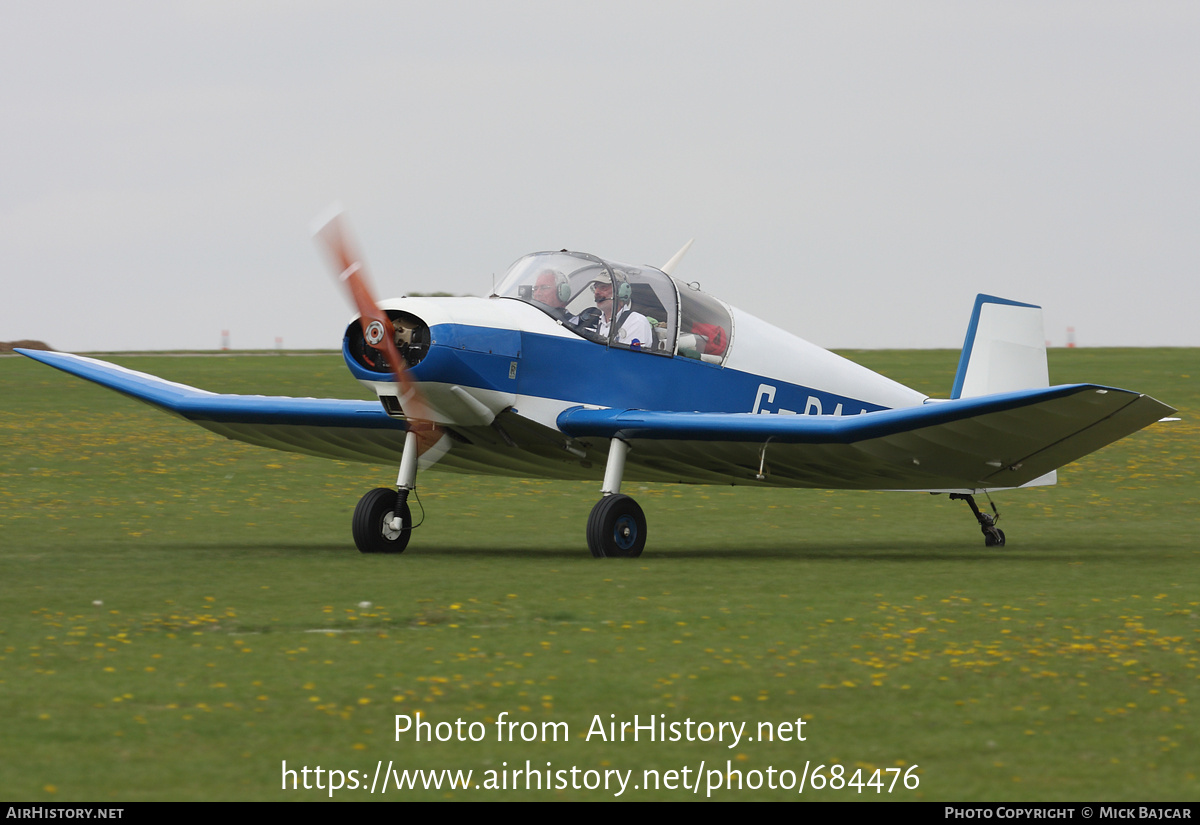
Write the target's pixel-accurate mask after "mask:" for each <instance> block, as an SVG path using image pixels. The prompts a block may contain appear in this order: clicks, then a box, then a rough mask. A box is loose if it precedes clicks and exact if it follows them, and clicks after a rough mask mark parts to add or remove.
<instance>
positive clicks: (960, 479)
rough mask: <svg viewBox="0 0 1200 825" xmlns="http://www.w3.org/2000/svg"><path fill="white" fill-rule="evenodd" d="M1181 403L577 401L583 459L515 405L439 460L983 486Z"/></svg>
mask: <svg viewBox="0 0 1200 825" xmlns="http://www.w3.org/2000/svg"><path fill="white" fill-rule="evenodd" d="M18 351H19V352H21V354H22V355H26V356H28V357H30V358H33V359H35V360H37V361H41V362H42V363H45V364H49V365H50V366H53V367H57V368H58V369H61V370H63V371H65V372H69V373H71V374H73V375H77V376H79V377H81V378H86V379H87V380H89V381H93V382H95V383H98V384H100V385H102V386H105V387H108V388H110V389H114V390H116V391H118V392H121V393H123V394H125V395H128V396H130V397H132V398H135V399H137V400H139V401H143V402H146V403H148V404H151V405H153V406H156V407H159V408H161V409H164V410H166V411H168V412H171V413H174V414H176V415H178V416H180V417H182V418H184V419H186V420H188V421H191V422H193V423H195V424H198V425H199V426H201V427H204V428H205V429H208V430H211V431H212V432H214V433H217V434H219V435H223V436H226V437H228V438H233V439H236V440H239V441H245V442H248V443H250V444H257V445H260V446H263V447H270V448H273V449H279V450H288V451H291V452H300V453H308V454H310V455H316V456H320V457H323V458H337V459H346V460H351V461H365V462H373V463H385V464H395V463H396V462H397V461H399V458H400V455H401V453H402V451H403V446H404V433H405V429H406V427H405V423H404V422H403V421H402V420H396V419H392V418H390V417H389V416H388V415H387V414H386V413H385V412H384V411H383V409H382V408H381V407H380V405H379V404H377V403H376V402H373V401H353V400H342V399H331V398H287V397H278V396H259V395H220V394H217V393H211V392H207V391H204V390H200V389H196V388H195V387H189V386H186V385H184V384H177V383H175V382H172V381H166V380H164V379H162V378H157V377H155V376H152V375H147V374H145V373H141V372H136V371H134V370H130V369H126V368H125V367H120V366H117V365H115V364H109V363H107V362H104V361H97V360H95V359H91V358H85V357H82V356H78V355H71V354H68V353H58V352H39V351H30V350H18ZM1172 412H1174V410H1172V408H1170V407H1168V406H1166V405H1165V404H1162V403H1160V402H1158V401H1156V400H1154V399H1153V398H1150V397H1148V396H1144V395H1139V394H1138V393H1134V392H1129V391H1127V390H1120V389H1115V388H1111V387H1100V386H1096V385H1091V384H1074V385H1068V386H1059V387H1049V388H1045V389H1038V390H1027V391H1023V392H1014V393H1005V394H1001V395H987V396H979V397H975V398H967V399H958V400H953V401H945V402H937V403H930V404H926V405H924V406H922V407H914V408H906V409H896V410H883V411H879V412H870V413H863V414H861V415H855V416H846V417H840V416H804V415H752V414H749V413H688V412H668V411H659V412H654V411H643V410H621V409H587V408H583V407H574V408H572V409H569V410H567V411H565V412H563V413H562V414H561V415H560V416H559V417H558V422H557V423H558V428H559V430H560V431H561V434H565V435H567V436H569V437H571V438H572V439H573V441H574V445H575V447H574V448H573V449H583V450H585V451H586V452H585V457H584V458H582V459H581V460H579V461H575V460H573V459H571V457H570V455H569V454H567V453H564V452H563V450H562V446H561V437H562V435H561V434H559V433H555V432H554V431H553V430H549V431H546V430H545V429H544V428H542V427H540V425H535V424H533V422H529V421H527V420H524V419H521V418H520V417H519V416H517V415H516V414H515V413H512V412H508V413H504V414H502V415H501V416H500V418H501V419H502V420H503V422H504V424H503V426H504V427H505V428H506V429H507V432H509V433H511V434H512V439H513V440H512V441H509V440H507V439H506V440H505V441H500V437H499V436H497V435H496V434H495V433H494V432H492V431H491V429H490V428H474V429H469V430H468V431H469V433H470V435H471V436H472V437H473V438H474V439H476V443H475V444H473V445H472V444H471V442H470V441H469V440H465V443H463V444H459V445H458V448H457V449H456V450H454V451H452V452H451V453H450V454H449V455H447V456H446V458H445V459H444V460H443V461H442V462H441V466H445V468H446V469H450V470H459V471H463V472H477V473H478V472H482V473H488V472H491V473H501V474H506V475H529V476H543V477H545V476H552V477H563V478H590V477H594V476H596V475H597V474H598V473H599V472H600V471H601V470H602V468H603V466H604V465H603V454H604V452H606V451H607V440H608V439H610V438H614V437H617V438H621V439H622V440H625V441H627V442H629V443H630V445H631V446H632V448H633V449H632V451H631V452H630V454H629V458H628V465H627V472H626V478H628V479H630V480H634V479H643V480H647V481H678V482H684V483H695V482H699V483H717V484H721V483H724V484H730V483H733V484H766V485H773V486H786V487H818V488H843V489H894V490H914V489H915V490H980V489H989V488H1003V487H1018V486H1021V485H1023V484H1028V483H1030V482H1033V481H1035V480H1038V479H1040V478H1041V477H1043V476H1045V475H1046V474H1047V473H1050V472H1052V471H1053V470H1055V469H1056V468H1058V467H1061V466H1062V465H1064V464H1067V463H1069V462H1071V461H1074V460H1075V459H1077V458H1079V457H1081V456H1083V455H1086V454H1088V453H1090V452H1092V451H1094V450H1097V449H1099V448H1100V447H1102V446H1104V445H1106V444H1109V443H1111V442H1113V441H1116V440H1117V439H1119V438H1123V437H1124V436H1126V435H1128V434H1130V433H1132V432H1135V431H1137V430H1139V429H1141V428H1142V427H1145V426H1146V425H1148V424H1150V423H1152V422H1154V421H1157V420H1158V419H1159V418H1162V417H1163V416H1166V415H1169V414H1170V413H1172ZM459 429H463V428H459ZM551 436H557V437H558V439H559V441H555V440H554V439H553V438H552V437H551ZM489 437H490V438H491V442H490V443H489V442H488V441H487V440H486V439H487V438H489ZM505 443H508V446H507V447H503V446H500V445H502V444H505ZM517 444H519V445H520V448H517ZM437 459H438V457H437V456H433V457H430V460H429V462H428V463H432V461H436V460H437ZM425 460H426V459H425V457H423V461H425ZM760 471H761V472H760ZM760 476H761V477H760Z"/></svg>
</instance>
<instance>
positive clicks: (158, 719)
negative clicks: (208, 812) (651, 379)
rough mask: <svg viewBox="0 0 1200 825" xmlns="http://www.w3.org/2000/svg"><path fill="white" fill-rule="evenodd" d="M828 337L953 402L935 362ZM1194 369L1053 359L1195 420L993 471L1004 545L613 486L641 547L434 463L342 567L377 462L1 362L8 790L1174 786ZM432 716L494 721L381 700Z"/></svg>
mask: <svg viewBox="0 0 1200 825" xmlns="http://www.w3.org/2000/svg"><path fill="white" fill-rule="evenodd" d="M849 355H850V356H851V357H853V358H855V360H859V361H860V362H862V363H864V364H866V365H867V366H869V367H872V368H874V369H878V370H881V371H882V372H884V373H885V374H888V375H890V376H891V377H893V378H896V379H897V380H900V381H902V382H904V383H907V384H910V385H912V386H915V387H917V388H918V389H921V390H923V391H925V392H930V393H937V394H944V393H945V392H946V391H948V389H949V387H950V384H951V381H952V378H953V374H954V369H955V367H956V364H957V353H952V352H948V351H941V352H938V351H934V352H857V353H849ZM112 360H115V361H117V362H119V363H123V364H125V365H127V366H131V367H133V368H135V369H140V370H145V371H148V372H153V373H156V374H160V375H163V376H164V377H167V378H171V379H173V380H179V381H185V382H187V383H191V384H195V385H198V386H201V387H205V388H207V389H213V390H218V391H226V392H258V393H279V394H292V395H318V396H342V397H356V396H357V397H361V393H360V388H359V387H358V385H357V384H356V383H355V382H354V381H353V380H352V379H350V378H349V377H348V375H347V374H346V371H345V369H344V367H343V366H342V365H341V362H340V359H339V358H338V357H337V356H333V355H310V356H305V357H279V356H275V355H262V356H244V357H231V358H214V357H155V356H141V357H133V356H129V357H114V358H113V359H112ZM1193 376H1195V377H1200V352H1197V351H1196V350H1169V349H1166V350H1091V349H1088V350H1055V351H1052V352H1051V377H1052V379H1053V380H1054V381H1055V382H1056V383H1066V382H1073V381H1097V382H1102V383H1107V384H1113V385H1116V386H1122V387H1128V388H1131V389H1137V390H1140V391H1143V392H1147V393H1149V394H1152V395H1154V396H1156V397H1158V398H1159V399H1160V400H1163V401H1165V402H1167V403H1170V404H1172V405H1173V406H1176V407H1179V408H1180V410H1181V415H1182V417H1183V419H1184V420H1183V421H1180V422H1176V423H1171V424H1159V425H1156V426H1154V427H1152V428H1150V429H1149V430H1146V431H1143V432H1141V433H1138V434H1136V435H1134V436H1132V437H1130V438H1128V439H1126V440H1124V441H1122V442H1119V443H1118V444H1116V445H1113V446H1111V447H1109V448H1107V449H1105V450H1103V451H1101V452H1099V453H1097V454H1095V455H1093V456H1089V457H1087V458H1085V459H1084V460H1082V461H1080V462H1078V463H1076V464H1074V465H1071V466H1069V467H1067V468H1065V469H1064V470H1063V471H1061V472H1060V478H1061V481H1060V484H1059V485H1058V486H1056V487H1052V488H1043V489H1034V490H1025V491H1019V492H1012V493H1005V494H1000V495H997V496H996V497H995V498H996V501H997V504H998V505H999V506H1000V510H1001V513H1002V514H1003V520H1002V521H1001V526H1002V527H1003V528H1004V529H1005V532H1006V533H1007V534H1008V540H1009V545H1008V546H1007V547H1006V548H1004V549H1002V550H990V549H986V548H984V546H983V542H982V537H981V536H980V534H979V532H978V528H977V527H976V526H975V524H974V521H973V519H972V518H971V516H970V514H969V511H968V510H967V508H966V507H965V506H964V505H963V504H961V503H959V502H950V501H948V500H947V498H946V497H945V496H936V497H934V496H927V495H917V494H902V493H839V492H825V491H803V490H797V491H787V490H784V491H773V490H750V489H741V488H736V489H735V488H728V487H686V486H667V485H638V484H634V485H627V486H626V489H625V490H624V492H628V493H630V494H632V495H634V496H635V497H636V498H638V500H639V501H640V502H641V503H642V505H643V507H644V508H645V510H646V513H647V517H648V519H649V530H650V542H649V545H648V548H647V551H646V555H644V556H643V557H642V558H641V559H637V560H628V561H627V560H605V561H596V560H593V559H591V558H590V557H589V556H588V554H587V549H586V543H585V541H584V523H585V521H586V518H587V513H588V511H589V509H590V508H591V506H592V504H593V503H594V501H595V499H596V496H597V491H596V489H595V485H594V484H590V483H583V484H581V483H573V482H572V483H564V482H539V481H517V480H508V479H491V478H482V477H471V476H458V475H452V474H447V473H438V472H429V473H425V474H422V476H421V477H420V484H421V487H420V493H421V501H422V502H423V504H424V506H425V510H426V513H427V521H426V523H425V525H424V526H422V527H421V529H420V530H419V531H418V532H417V533H416V534H415V537H414V540H413V543H412V545H411V546H410V549H409V550H408V552H406V553H405V554H404V555H402V556H398V557H367V556H362V555H360V554H359V553H357V552H356V551H355V550H354V549H353V544H352V542H351V540H350V538H349V517H350V513H351V512H352V510H353V507H354V504H355V502H356V501H357V499H358V497H359V496H360V495H361V494H362V493H363V492H365V491H366V490H367V489H370V488H371V487H374V486H379V485H389V484H391V483H393V481H394V478H395V469H394V468H390V467H369V466H366V465H351V464H342V463H338V462H326V461H320V460H318V459H310V458H307V457H302V456H294V455H291V454H287V453H275V452H270V451H267V450H262V449H259V448H255V447H250V446H247V445H241V444H237V443H234V442H230V441H225V440H221V439H218V438H216V437H215V436H212V435H210V434H208V433H206V432H204V431H203V430H200V429H199V428H196V427H194V426H191V425H189V424H187V423H185V422H183V421H180V420H177V419H174V418H172V417H170V416H166V415H163V414H161V413H159V412H157V411H154V410H151V409H150V408H149V407H145V406H143V405H140V404H138V403H136V402H133V401H130V400H128V399H125V398H123V397H121V396H119V395H116V394H114V393H111V392H108V391H105V390H101V389H99V388H97V387H93V386H91V385H89V384H87V383H85V382H83V381H80V380H78V379H74V378H71V377H69V376H66V375H63V374H61V373H58V372H56V371H54V370H51V369H48V368H46V367H44V366H41V365H38V364H35V363H33V362H31V361H28V360H26V359H22V358H17V357H4V358H0V444H2V446H0V714H2V717H0V718H3V720H4V722H3V727H2V729H0V730H2V733H0V795H3V796H4V797H6V798H9V799H18V798H19V799H32V800H55V801H64V800H94V801H104V800H120V801H130V800H141V799H172V800H187V799H261V800H273V799H304V798H326V797H327V792H326V791H317V790H312V791H303V790H301V791H286V792H284V791H281V790H280V785H281V780H282V770H281V768H282V765H281V763H282V761H283V760H286V761H287V764H288V767H289V768H302V767H304V766H306V765H307V766H308V767H310V768H315V767H316V766H318V765H320V766H321V767H322V768H324V769H326V770H328V769H330V768H333V769H339V770H342V771H349V770H356V771H360V772H366V773H367V774H368V777H367V781H369V778H370V774H373V772H374V771H375V767H376V764H377V763H378V762H379V761H382V763H383V765H385V766H386V765H387V764H388V762H389V761H390V762H392V763H393V767H394V768H399V769H403V768H410V769H411V768H425V769H439V768H451V769H463V770H467V769H470V770H474V771H475V776H474V778H473V780H472V782H473V783H474V782H476V781H481V780H482V778H483V777H482V772H484V771H486V770H489V769H492V770H495V769H505V768H506V769H508V770H511V769H512V768H514V767H519V768H524V766H525V762H526V760H529V761H530V762H531V763H532V765H533V767H534V768H535V769H538V768H540V769H542V770H545V763H546V762H550V763H552V765H551V770H563V769H566V770H569V769H570V768H571V767H573V766H576V767H578V768H580V769H581V770H586V769H592V770H601V771H603V770H621V771H626V770H632V771H633V772H634V774H633V779H632V781H631V784H634V783H640V782H641V779H642V771H643V770H645V769H657V770H659V771H667V770H671V769H675V770H682V769H683V768H684V767H688V768H689V769H690V771H691V773H689V781H690V780H691V777H693V776H694V773H695V771H696V770H697V768H698V767H699V766H700V764H701V762H702V761H703V762H704V764H705V771H708V770H709V769H712V768H714V767H718V768H720V769H721V770H722V771H723V770H724V768H725V766H726V760H729V761H730V763H731V764H732V767H733V769H735V770H741V771H742V772H743V775H744V776H746V775H747V772H749V771H753V770H760V771H766V769H767V768H768V766H772V767H774V768H775V769H776V770H784V769H788V770H794V771H796V773H797V774H799V773H800V772H801V771H802V770H803V769H804V766H805V764H806V763H808V764H809V765H810V768H812V769H815V768H816V767H817V766H818V765H825V766H827V767H826V769H825V775H826V776H828V774H829V768H828V766H830V765H832V764H838V765H841V766H843V767H844V768H845V770H846V771H847V773H846V776H847V777H851V776H853V774H854V772H855V771H857V770H858V769H859V768H860V767H862V768H865V770H866V774H865V777H864V778H869V776H870V775H871V774H872V773H873V772H874V771H875V770H877V769H881V770H884V769H888V768H897V767H899V768H903V769H904V770H908V769H909V768H910V767H911V766H913V765H916V766H917V767H916V768H915V769H914V771H913V774H912V775H913V776H916V777H918V778H919V782H920V785H919V787H918V788H917V789H915V790H902V783H897V785H896V788H895V790H893V792H892V793H891V794H890V798H898V799H923V800H1066V799H1079V800H1134V799H1138V800H1195V799H1197V798H1200V779H1198V772H1200V767H1198V765H1200V759H1198V757H1200V733H1198V730H1200V726H1198V725H1197V720H1196V717H1195V713H1196V706H1197V703H1198V702H1200V595H1198V592H1197V591H1198V588H1197V584H1198V583H1200V577H1198V576H1197V574H1196V570H1197V563H1198V562H1200V547H1198V543H1197V542H1196V539H1195V536H1196V534H1197V532H1198V528H1200V507H1197V504H1200V501H1198V499H1200V492H1198V488H1197V483H1196V482H1197V478H1196V474H1197V470H1196V468H1197V466H1200V443H1198V440H1197V435H1198V432H1200V429H1198V428H1197V425H1196V423H1195V422H1196V420H1197V417H1196V412H1197V410H1198V409H1200V391H1198V390H1197V382H1196V380H1195V377H1193ZM97 601H98V602H101V604H95V603H94V602H97ZM366 603H370V605H369V606H364V605H365V604H366ZM416 711H420V712H421V713H423V714H425V717H426V718H427V719H428V720H429V721H432V722H434V723H437V722H454V721H455V720H457V719H460V718H461V719H462V720H463V721H464V723H471V722H483V723H486V724H487V727H486V734H487V735H486V739H485V740H484V741H481V742H469V741H468V742H447V743H437V742H434V743H426V742H420V743H417V742H414V741H413V738H412V736H411V734H404V735H402V737H401V739H400V741H396V737H395V734H394V729H395V722H394V716H395V714H397V713H400V714H412V713H414V712H416ZM502 712H507V713H508V714H509V716H508V717H507V718H508V719H509V720H514V721H529V722H535V723H538V724H540V723H542V722H545V721H551V722H566V723H567V725H568V726H569V729H570V740H569V741H568V742H565V743H564V742H559V743H526V742H521V741H517V742H497V741H496V727H495V726H494V725H493V724H491V723H492V722H493V720H495V719H496V718H497V717H498V716H499V715H500V714H501V713H502ZM597 714H599V715H600V717H601V718H602V719H603V720H604V721H609V719H610V717H609V714H616V718H617V719H618V720H628V721H632V717H633V715H634V714H638V715H639V716H640V717H641V718H642V721H643V722H644V721H645V719H646V717H647V716H649V715H656V716H657V715H658V714H665V718H664V719H663V721H667V722H672V721H678V722H683V721H684V720H686V719H688V718H690V719H692V720H694V721H697V722H700V721H705V722H714V723H717V722H722V721H731V722H746V723H748V725H747V729H746V732H747V733H750V734H751V735H753V733H754V732H755V731H754V728H755V726H756V725H757V724H758V723H759V722H768V723H774V724H779V723H783V722H789V721H790V722H795V721H796V719H797V718H802V719H804V720H805V722H806V724H805V728H804V733H805V737H806V741H804V742H786V743H785V742H774V743H769V742H757V741H754V742H746V741H743V742H742V743H741V744H739V745H738V746H737V747H735V748H729V747H727V745H728V744H729V743H728V740H726V742H724V743H717V742H712V743H702V742H687V741H682V742H666V743H663V742H654V743H652V742H647V741H645V740H644V739H643V741H640V742H636V743H635V742H631V741H626V742H604V741H599V740H598V739H597V737H594V736H593V737H592V738H591V741H585V738H584V736H585V734H586V733H587V730H588V727H589V724H590V723H591V721H592V719H593V717H594V716H595V715H597ZM504 763H507V765H504ZM314 778H315V777H314ZM569 778H570V777H569V775H568V781H569ZM310 781H311V779H310ZM888 781H890V779H889V780H888ZM510 783H511V778H510ZM522 788H523V784H522ZM867 791H868V792H867V793H863V794H862V795H861V798H868V797H869V798H871V799H875V798H889V795H888V794H887V793H886V792H885V793H884V794H882V795H877V794H876V793H875V791H874V789H873V788H868V789H867ZM389 795H390V796H391V797H392V798H444V797H450V798H455V799H473V798H494V799H499V798H505V799H508V798H534V799H585V798H590V799H607V798H612V796H613V792H612V791H605V790H604V789H603V788H601V789H598V790H595V791H586V790H571V789H566V790H553V791H546V790H543V791H529V792H526V791H524V790H519V791H513V790H507V791H501V792H498V793H496V794H488V795H484V796H482V797H481V796H480V794H479V793H478V792H476V791H474V790H470V791H462V790H456V791H453V792H451V791H448V790H447V789H445V788H443V789H442V790H439V791H428V792H426V791H419V792H416V791H407V792H405V793H404V794H400V793H397V792H396V791H395V790H392V791H390V792H389ZM703 796H704V793H703V788H702V789H701V793H700V794H699V795H698V796H693V795H692V794H691V792H690V791H684V790H673V791H672V790H665V789H663V790H659V791H657V792H647V791H644V790H638V791H634V790H632V788H631V789H630V790H629V791H627V792H626V793H625V794H624V796H623V797H622V798H625V799H628V798H632V799H647V798H663V799H684V798H703ZM795 796H796V794H795V792H794V791H792V792H786V791H771V790H768V789H766V788H763V789H761V790H749V789H744V790H741V791H736V790H735V791H729V790H723V791H719V792H716V793H714V798H718V799H763V798H794V797H795ZM334 798H335V799H336V798H340V799H370V798H376V799H378V798H384V799H386V798H388V797H386V796H385V797H378V796H376V797H370V796H369V795H368V794H367V793H366V792H365V791H363V790H361V789H360V790H343V791H340V792H338V793H335V795H334ZM801 798H804V799H807V798H826V799H851V798H855V799H857V798H860V795H859V794H858V793H857V792H856V791H855V790H854V789H840V790H828V789H827V790H824V791H820V792H814V791H812V790H811V789H808V790H806V791H805V793H804V795H803V797H801Z"/></svg>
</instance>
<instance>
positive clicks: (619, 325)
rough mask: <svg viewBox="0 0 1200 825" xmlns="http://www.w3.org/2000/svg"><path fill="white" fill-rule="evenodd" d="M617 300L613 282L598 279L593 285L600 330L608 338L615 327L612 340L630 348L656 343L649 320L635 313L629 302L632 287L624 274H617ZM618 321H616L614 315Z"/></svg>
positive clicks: (641, 347) (647, 347)
mask: <svg viewBox="0 0 1200 825" xmlns="http://www.w3.org/2000/svg"><path fill="white" fill-rule="evenodd" d="M615 280H616V288H617V295H616V300H614V299H613V284H612V283H611V282H609V281H596V282H595V283H593V284H592V295H593V296H595V298H596V306H597V307H598V308H599V309H600V314H601V316H602V317H601V319H600V328H599V330H598V331H599V333H600V335H601V336H603V337H605V338H608V337H609V330H610V329H615V330H616V332H615V334H614V335H613V336H612V341H613V343H617V344H622V345H624V346H627V347H629V348H630V349H650V347H652V346H653V345H654V334H653V333H652V332H651V331H650V322H649V321H648V320H646V316H645V315H643V314H642V313H640V312H634V310H633V308H632V307H631V306H630V305H629V301H630V296H631V295H632V292H633V290H632V289H631V288H630V286H629V281H628V280H627V279H626V278H625V276H623V275H621V274H620V273H617V275H616V278H615ZM614 314H615V316H616V320H615V321H614V320H613V316H614Z"/></svg>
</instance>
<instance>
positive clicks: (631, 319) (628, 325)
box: [599, 309, 654, 350]
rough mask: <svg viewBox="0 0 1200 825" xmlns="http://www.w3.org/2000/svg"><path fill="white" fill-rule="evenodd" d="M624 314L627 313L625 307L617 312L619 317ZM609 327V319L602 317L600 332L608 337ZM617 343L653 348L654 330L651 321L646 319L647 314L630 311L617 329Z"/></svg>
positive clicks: (633, 346)
mask: <svg viewBox="0 0 1200 825" xmlns="http://www.w3.org/2000/svg"><path fill="white" fill-rule="evenodd" d="M623 314H625V310H624V309H622V310H620V311H619V312H618V313H617V318H620V317H621V316H622V315H623ZM608 327H609V321H608V319H607V318H601V319H600V329H599V333H600V334H601V335H602V336H604V337H605V338H607V337H608ZM616 343H618V344H624V345H625V346H627V347H631V348H633V349H645V350H649V349H651V348H653V346H654V332H653V331H652V330H651V329H650V322H649V321H648V320H646V316H645V315H643V314H642V313H640V312H630V313H629V314H628V315H625V320H624V321H622V322H621V326H620V328H619V329H618V330H617V335H616Z"/></svg>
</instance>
